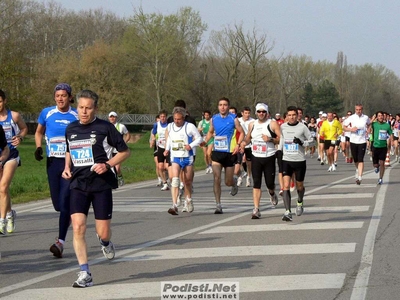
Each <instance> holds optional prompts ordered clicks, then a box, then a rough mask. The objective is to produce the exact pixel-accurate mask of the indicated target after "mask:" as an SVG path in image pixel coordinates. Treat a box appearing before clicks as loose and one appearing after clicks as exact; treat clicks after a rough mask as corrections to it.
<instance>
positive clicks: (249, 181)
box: [246, 176, 251, 187]
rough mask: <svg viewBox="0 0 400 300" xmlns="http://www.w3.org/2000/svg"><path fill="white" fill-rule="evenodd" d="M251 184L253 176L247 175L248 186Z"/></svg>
mask: <svg viewBox="0 0 400 300" xmlns="http://www.w3.org/2000/svg"><path fill="white" fill-rule="evenodd" d="M250 185H251V178H250V176H247V178H246V186H247V187H249V186H250Z"/></svg>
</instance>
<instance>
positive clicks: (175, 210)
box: [168, 206, 178, 216]
mask: <svg viewBox="0 0 400 300" xmlns="http://www.w3.org/2000/svg"><path fill="white" fill-rule="evenodd" d="M168 213H169V214H171V215H174V216H176V215H178V206H172V207H171V208H170V209H168Z"/></svg>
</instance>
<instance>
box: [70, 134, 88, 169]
mask: <svg viewBox="0 0 400 300" xmlns="http://www.w3.org/2000/svg"><path fill="white" fill-rule="evenodd" d="M69 152H70V154H71V159H72V163H73V164H74V166H75V167H83V166H91V165H93V164H94V157H93V149H92V142H91V140H90V139H87V140H80V141H72V142H70V144H69Z"/></svg>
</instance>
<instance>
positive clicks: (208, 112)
mask: <svg viewBox="0 0 400 300" xmlns="http://www.w3.org/2000/svg"><path fill="white" fill-rule="evenodd" d="M203 114H209V115H211V111H209V110H208V109H206V110H205V111H203Z"/></svg>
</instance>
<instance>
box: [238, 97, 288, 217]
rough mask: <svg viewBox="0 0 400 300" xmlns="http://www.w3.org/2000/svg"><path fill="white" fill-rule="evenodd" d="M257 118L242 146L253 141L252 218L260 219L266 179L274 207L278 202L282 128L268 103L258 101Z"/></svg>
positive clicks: (249, 128) (252, 123)
mask: <svg viewBox="0 0 400 300" xmlns="http://www.w3.org/2000/svg"><path fill="white" fill-rule="evenodd" d="M256 112H257V117H258V118H257V120H255V121H253V122H251V123H250V124H249V127H248V132H249V134H247V135H246V137H245V139H244V141H243V142H242V143H241V148H242V149H243V148H244V149H246V148H245V147H246V146H247V145H249V144H250V142H251V145H252V146H251V152H252V154H251V155H252V156H253V158H252V167H253V168H252V173H253V174H252V175H253V203H254V209H253V213H252V215H251V218H252V219H259V218H260V217H261V213H260V200H261V194H262V192H261V183H262V177H263V175H264V180H265V183H266V185H267V188H268V192H269V195H270V201H271V204H272V206H273V207H275V206H276V205H277V204H278V197H277V195H276V193H275V172H276V170H275V169H276V167H275V159H276V157H275V153H276V148H275V145H276V144H279V140H280V137H281V130H280V126H279V124H278V122H276V121H274V120H271V118H270V116H269V112H268V105H266V104H265V103H258V104H257V105H256Z"/></svg>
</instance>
